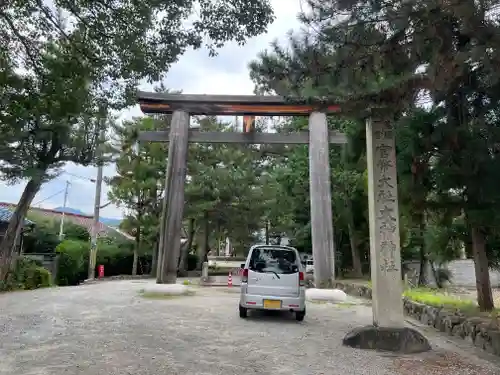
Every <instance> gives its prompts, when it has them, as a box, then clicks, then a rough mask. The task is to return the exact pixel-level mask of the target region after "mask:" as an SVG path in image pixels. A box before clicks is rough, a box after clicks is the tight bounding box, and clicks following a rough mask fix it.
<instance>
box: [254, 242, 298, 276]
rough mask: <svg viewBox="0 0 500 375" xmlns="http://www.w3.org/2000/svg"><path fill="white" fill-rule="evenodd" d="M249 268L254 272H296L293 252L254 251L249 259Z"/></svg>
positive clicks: (279, 250) (276, 250)
mask: <svg viewBox="0 0 500 375" xmlns="http://www.w3.org/2000/svg"><path fill="white" fill-rule="evenodd" d="M294 266H295V267H294ZM249 268H250V269H251V270H252V271H254V272H265V273H267V272H269V273H276V274H287V273H288V274H289V273H295V272H298V267H297V257H296V256H295V251H293V250H287V249H272V248H271V249H269V248H266V249H254V250H253V252H252V257H251V258H250V265H249Z"/></svg>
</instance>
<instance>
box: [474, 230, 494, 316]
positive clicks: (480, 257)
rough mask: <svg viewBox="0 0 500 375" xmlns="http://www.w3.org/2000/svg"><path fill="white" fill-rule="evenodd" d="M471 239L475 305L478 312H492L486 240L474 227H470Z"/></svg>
mask: <svg viewBox="0 0 500 375" xmlns="http://www.w3.org/2000/svg"><path fill="white" fill-rule="evenodd" d="M471 237H472V251H473V254H474V269H475V271H476V290H477V304H478V306H479V310H480V311H492V310H493V308H494V304H493V294H492V292H491V283H490V272H489V268H488V258H487V255H486V238H485V235H484V232H483V231H482V230H481V228H478V227H475V226H472V227H471Z"/></svg>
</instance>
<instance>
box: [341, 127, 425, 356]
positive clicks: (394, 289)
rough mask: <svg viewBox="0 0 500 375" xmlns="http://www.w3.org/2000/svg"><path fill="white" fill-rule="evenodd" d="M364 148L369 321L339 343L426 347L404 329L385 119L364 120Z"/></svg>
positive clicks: (391, 146)
mask: <svg viewBox="0 0 500 375" xmlns="http://www.w3.org/2000/svg"><path fill="white" fill-rule="evenodd" d="M366 146H367V152H366V159H367V163H368V211H369V224H370V261H371V279H372V287H373V290H372V309H373V325H372V326H368V327H362V328H358V329H355V330H354V331H352V332H350V333H348V334H347V336H346V337H345V338H344V345H347V346H352V347H357V348H361V349H379V350H380V349H382V350H389V351H394V352H401V353H417V352H423V351H427V350H429V349H430V345H429V342H428V341H427V339H426V338H425V337H424V336H422V335H421V334H420V333H419V332H418V331H416V330H414V329H411V328H407V327H405V319H404V315H403V300H402V292H403V283H402V280H401V250H400V239H399V213H398V191H397V190H398V186H397V185H398V184H397V171H396V145H395V134H394V130H393V128H392V125H391V123H390V121H389V120H387V119H384V118H383V117H382V118H376V117H375V118H370V119H368V120H367V121H366Z"/></svg>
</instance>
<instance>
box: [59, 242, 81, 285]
mask: <svg viewBox="0 0 500 375" xmlns="http://www.w3.org/2000/svg"><path fill="white" fill-rule="evenodd" d="M56 252H57V253H58V254H59V262H58V267H57V284H58V285H78V284H79V283H80V282H81V281H82V280H84V279H85V271H86V268H85V264H88V252H89V243H88V242H87V241H74V240H64V241H63V242H61V243H60V244H59V245H58V246H57V248H56Z"/></svg>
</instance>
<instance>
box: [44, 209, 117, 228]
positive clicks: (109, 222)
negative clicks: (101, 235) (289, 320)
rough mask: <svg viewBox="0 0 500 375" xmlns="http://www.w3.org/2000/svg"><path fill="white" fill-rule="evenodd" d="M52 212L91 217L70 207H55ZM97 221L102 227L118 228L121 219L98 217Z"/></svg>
mask: <svg viewBox="0 0 500 375" xmlns="http://www.w3.org/2000/svg"><path fill="white" fill-rule="evenodd" d="M53 210H54V211H57V212H65V213H68V214H74V215H85V216H92V215H89V214H86V213H85V212H83V211H80V210H77V209H75V208H71V207H56V208H54V209H53ZM99 221H100V222H101V223H103V224H104V225H108V226H110V227H118V226H119V225H120V223H121V222H122V220H121V219H112V218H107V217H100V218H99Z"/></svg>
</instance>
